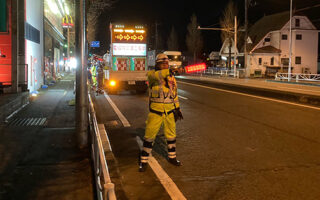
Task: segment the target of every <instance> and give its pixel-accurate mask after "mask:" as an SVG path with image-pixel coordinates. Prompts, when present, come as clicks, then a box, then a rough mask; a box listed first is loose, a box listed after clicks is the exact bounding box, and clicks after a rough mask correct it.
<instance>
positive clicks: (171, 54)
mask: <svg viewBox="0 0 320 200" xmlns="http://www.w3.org/2000/svg"><path fill="white" fill-rule="evenodd" d="M162 53H164V54H166V55H167V56H168V58H169V68H170V69H171V70H172V71H173V72H174V73H175V74H179V73H181V71H182V55H181V51H163V52H162ZM156 56H157V52H156V50H149V51H148V65H149V68H150V69H154V67H155V64H156Z"/></svg>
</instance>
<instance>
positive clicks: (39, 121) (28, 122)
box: [8, 117, 47, 126]
mask: <svg viewBox="0 0 320 200" xmlns="http://www.w3.org/2000/svg"><path fill="white" fill-rule="evenodd" d="M46 121H47V118H45V117H38V118H33V117H31V118H15V119H14V120H12V121H10V122H9V123H8V125H9V126H44V125H45V123H46Z"/></svg>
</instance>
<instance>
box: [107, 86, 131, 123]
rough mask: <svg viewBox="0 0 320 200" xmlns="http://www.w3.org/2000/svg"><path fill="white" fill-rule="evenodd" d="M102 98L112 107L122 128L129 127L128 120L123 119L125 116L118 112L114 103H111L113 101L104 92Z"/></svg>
mask: <svg viewBox="0 0 320 200" xmlns="http://www.w3.org/2000/svg"><path fill="white" fill-rule="evenodd" d="M104 97H105V98H106V99H107V100H108V102H109V103H110V105H111V106H112V108H113V110H114V112H116V113H117V115H118V117H119V119H120V121H121V122H122V124H123V126H124V127H130V126H131V125H130V123H129V122H128V120H127V119H126V118H125V116H124V115H123V114H122V113H121V112H120V110H119V108H118V107H117V106H116V104H115V103H113V101H112V100H111V98H110V97H109V96H108V95H107V93H106V92H104Z"/></svg>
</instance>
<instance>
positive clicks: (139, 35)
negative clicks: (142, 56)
mask: <svg viewBox="0 0 320 200" xmlns="http://www.w3.org/2000/svg"><path fill="white" fill-rule="evenodd" d="M110 28H111V29H110V30H111V35H112V36H111V37H112V43H146V41H147V40H146V30H145V29H144V27H143V26H134V27H132V26H131V27H125V26H124V25H110Z"/></svg>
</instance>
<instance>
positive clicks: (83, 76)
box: [75, 0, 88, 148]
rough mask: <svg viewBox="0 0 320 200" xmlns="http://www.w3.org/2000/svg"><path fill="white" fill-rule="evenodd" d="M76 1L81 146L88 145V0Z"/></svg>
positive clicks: (78, 116) (79, 144) (77, 88)
mask: <svg viewBox="0 0 320 200" xmlns="http://www.w3.org/2000/svg"><path fill="white" fill-rule="evenodd" d="M75 3H76V9H75V10H76V11H79V12H76V23H75V24H76V25H75V28H76V29H75V35H76V48H75V50H76V58H77V73H76V133H77V141H78V146H79V148H84V147H86V146H88V130H87V128H88V92H87V66H86V64H87V62H86V61H87V54H86V53H87V52H86V49H87V40H86V0H79V1H75Z"/></svg>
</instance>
